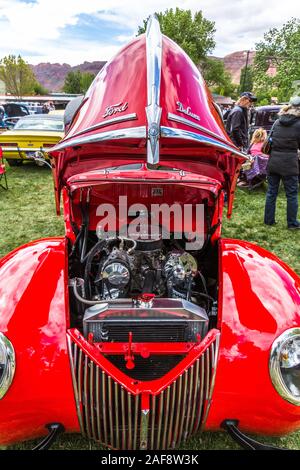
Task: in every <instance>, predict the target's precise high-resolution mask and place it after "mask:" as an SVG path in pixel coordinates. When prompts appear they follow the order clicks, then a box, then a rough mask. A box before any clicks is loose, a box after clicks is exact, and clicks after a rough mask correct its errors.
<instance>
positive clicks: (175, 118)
mask: <svg viewBox="0 0 300 470" xmlns="http://www.w3.org/2000/svg"><path fill="white" fill-rule="evenodd" d="M168 119H169V120H170V121H174V122H179V123H180V124H185V125H187V126H190V127H194V128H195V129H198V131H203V132H205V133H206V134H208V135H210V136H212V137H216V138H217V139H219V140H221V141H222V142H224V143H225V144H227V145H228V142H227V140H225V139H223V137H221V136H219V135H218V134H216V133H215V132H212V131H210V130H208V129H206V127H203V126H201V125H200V124H197V123H196V122H192V121H190V120H189V119H186V118H184V117H182V116H178V115H177V114H173V113H168Z"/></svg>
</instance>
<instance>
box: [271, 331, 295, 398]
mask: <svg viewBox="0 0 300 470" xmlns="http://www.w3.org/2000/svg"><path fill="white" fill-rule="evenodd" d="M295 337H300V328H299V327H296V328H289V329H288V330H286V331H285V332H284V333H282V334H281V335H280V336H278V338H276V339H275V341H274V342H273V344H272V347H271V352H270V359H269V373H270V377H271V380H272V383H273V385H274V387H275V389H276V391H277V392H278V393H279V395H280V396H281V397H282V398H283V399H284V400H287V401H288V402H290V403H292V404H293V405H296V406H300V399H299V398H298V399H297V398H295V396H294V395H292V394H291V392H290V390H289V389H288V388H287V386H286V384H285V382H284V380H283V378H282V374H281V371H280V363H279V360H280V354H281V349H282V346H283V344H284V343H285V342H286V341H288V340H290V339H291V338H295Z"/></svg>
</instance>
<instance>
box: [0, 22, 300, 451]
mask: <svg viewBox="0 0 300 470" xmlns="http://www.w3.org/2000/svg"><path fill="white" fill-rule="evenodd" d="M245 158H246V157H245V156H244V155H243V154H242V153H240V152H239V150H238V149H237V148H236V147H235V146H234V145H233V144H232V142H231V141H230V140H229V138H228V137H227V135H226V132H225V130H224V126H223V123H222V119H221V116H220V114H219V112H218V109H217V108H216V107H215V105H214V103H213V101H212V98H211V95H210V92H209V91H208V89H207V87H206V85H205V83H204V81H203V79H202V77H201V74H200V73H199V70H198V69H197V68H196V67H195V65H194V64H193V63H192V61H191V60H190V59H189V57H188V56H187V55H186V54H185V53H184V52H183V51H182V50H181V49H180V48H179V47H178V46H177V45H176V44H175V43H174V42H173V41H171V40H170V39H168V38H167V37H165V36H163V35H162V34H161V32H160V29H159V23H158V21H157V20H156V19H155V17H153V18H152V19H151V20H150V21H149V24H148V28H147V32H146V34H145V35H141V36H139V37H137V38H135V39H134V40H133V41H132V42H130V44H128V45H127V46H126V47H124V48H123V49H122V50H121V51H120V53H119V54H117V55H116V56H115V57H114V59H113V60H112V61H111V62H109V63H107V64H106V66H105V67H104V68H103V69H102V70H101V71H100V73H99V74H98V76H97V77H96V79H95V80H94V82H93V84H92V85H91V87H90V89H89V90H88V92H87V94H86V96H85V98H84V99H83V101H82V102H81V104H80V106H79V107H78V109H77V110H76V111H75V112H74V117H73V119H72V121H71V125H70V127H69V130H68V133H67V134H66V136H65V138H64V139H63V140H62V141H61V142H60V143H59V144H57V145H56V147H55V148H53V149H52V168H53V175H54V186H55V195H56V204H57V210H58V211H59V207H60V201H61V199H62V201H63V208H64V220H65V229H66V235H65V237H64V238H63V237H57V238H49V239H43V240H38V241H33V242H32V243H29V244H27V245H25V246H22V247H20V248H18V249H16V250H14V251H13V252H12V253H10V254H8V255H7V256H5V257H4V258H3V259H2V260H1V261H0V307H1V309H0V331H1V333H0V444H12V443H16V442H19V441H23V440H27V439H33V438H37V437H39V436H40V437H41V439H42V440H41V442H40V444H39V445H38V448H46V447H47V446H49V444H50V443H51V441H52V439H53V438H54V437H55V435H56V434H57V433H59V432H60V431H61V430H65V431H67V432H71V433H74V432H75V433H76V432H78V433H80V432H81V433H82V434H83V435H84V436H86V437H87V438H88V439H92V440H95V441H97V442H100V443H102V444H103V445H104V446H107V447H109V448H114V449H167V448H174V447H177V446H179V445H180V444H181V443H182V442H183V441H184V440H186V439H188V438H189V437H190V436H191V435H193V434H195V433H197V432H199V431H206V430H209V431H214V430H220V429H226V430H227V431H229V432H230V433H231V435H232V436H233V437H235V438H236V439H237V440H239V441H240V442H241V443H242V444H243V445H244V446H245V447H247V448H250V449H255V448H266V447H267V446H262V445H260V444H259V443H258V442H256V441H255V440H253V439H250V438H248V437H247V435H246V433H248V432H249V433H256V434H264V435H282V434H285V433H290V432H292V431H295V430H298V429H299V428H300V406H299V405H300V279H299V277H298V276H297V275H296V274H295V272H293V271H292V269H290V268H289V267H288V266H287V265H286V264H284V263H283V262H282V261H281V260H279V259H278V258H277V257H276V256H274V255H273V254H272V253H269V252H267V251H266V250H264V249H263V248H260V247H259V246H256V245H254V244H252V243H248V242H247V241H240V240H232V239H224V238H221V227H222V213H223V206H224V196H225V195H226V196H227V215H228V216H230V215H231V211H232V205H233V198H234V191H235V186H236V180H237V176H238V173H239V169H240V167H241V165H242V163H243V162H244V161H245ZM149 219H151V220H150V221H149ZM153 219H154V221H153ZM183 229H184V230H183ZM48 433H49V434H48Z"/></svg>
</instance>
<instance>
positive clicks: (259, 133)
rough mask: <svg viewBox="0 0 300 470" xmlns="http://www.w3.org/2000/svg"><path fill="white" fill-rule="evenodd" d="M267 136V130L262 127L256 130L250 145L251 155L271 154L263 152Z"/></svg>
mask: <svg viewBox="0 0 300 470" xmlns="http://www.w3.org/2000/svg"><path fill="white" fill-rule="evenodd" d="M266 138H267V131H265V130H264V129H263V128H262V127H260V128H259V129H256V131H254V133H253V136H252V139H251V143H250V147H249V153H250V155H253V156H256V155H261V156H263V157H268V156H269V155H266V154H265V153H263V152H262V146H263V144H264V142H265V140H266Z"/></svg>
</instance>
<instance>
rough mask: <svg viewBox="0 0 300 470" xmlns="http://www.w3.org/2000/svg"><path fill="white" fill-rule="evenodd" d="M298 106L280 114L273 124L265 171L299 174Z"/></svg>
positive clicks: (299, 113) (299, 129) (299, 120)
mask: <svg viewBox="0 0 300 470" xmlns="http://www.w3.org/2000/svg"><path fill="white" fill-rule="evenodd" d="M299 148H300V107H299V108H298V107H297V108H291V109H289V110H287V112H286V113H284V114H282V115H281V116H280V117H279V119H278V121H277V122H276V123H275V125H274V129H273V134H272V147H271V156H270V158H269V162H268V166H267V171H268V173H269V174H270V173H271V174H277V175H281V176H292V175H298V174H299V163H298V149H299Z"/></svg>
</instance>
